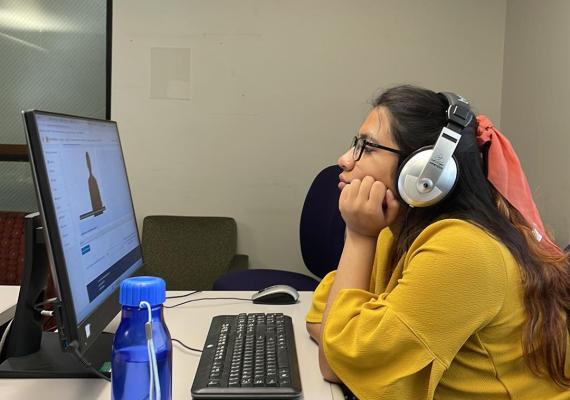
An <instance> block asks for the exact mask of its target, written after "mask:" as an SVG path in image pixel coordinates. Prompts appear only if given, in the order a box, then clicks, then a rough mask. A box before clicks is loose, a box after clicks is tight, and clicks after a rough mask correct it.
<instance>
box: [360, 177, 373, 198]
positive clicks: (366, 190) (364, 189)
mask: <svg viewBox="0 0 570 400" xmlns="http://www.w3.org/2000/svg"><path fill="white" fill-rule="evenodd" d="M373 185H374V178H372V177H371V176H365V177H364V179H362V183H360V187H359V189H358V197H359V198H360V199H361V200H362V201H367V200H368V199H369V198H370V191H371V190H372V186H373Z"/></svg>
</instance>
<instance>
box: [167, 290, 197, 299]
mask: <svg viewBox="0 0 570 400" xmlns="http://www.w3.org/2000/svg"><path fill="white" fill-rule="evenodd" d="M201 292H202V291H201V290H194V291H192V292H190V293H186V294H181V295H179V296H167V297H166V300H170V299H180V298H182V297H188V296H191V295H193V294H196V293H201Z"/></svg>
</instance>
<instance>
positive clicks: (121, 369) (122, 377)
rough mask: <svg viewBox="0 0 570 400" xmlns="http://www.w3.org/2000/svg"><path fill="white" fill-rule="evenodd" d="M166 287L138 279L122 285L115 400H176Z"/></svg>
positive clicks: (113, 372) (113, 374)
mask: <svg viewBox="0 0 570 400" xmlns="http://www.w3.org/2000/svg"><path fill="white" fill-rule="evenodd" d="M165 299H166V284H165V282H164V280H162V279H161V278H157V277H153V276H138V277H134V278H128V279H125V280H124V281H123V282H121V287H120V295H119V301H120V303H121V305H122V306H123V310H122V315H121V323H120V324H119V327H118V328H117V332H116V333H115V339H114V341H113V359H112V367H111V368H112V370H111V380H112V386H113V394H112V398H113V400H135V399H136V400H139V399H156V400H171V399H172V342H171V340H170V333H169V332H168V328H167V327H166V324H165V323H164V316H163V314H162V303H164V300H165Z"/></svg>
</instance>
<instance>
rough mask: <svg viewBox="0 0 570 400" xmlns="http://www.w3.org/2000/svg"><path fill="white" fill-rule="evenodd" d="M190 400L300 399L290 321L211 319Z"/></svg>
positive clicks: (243, 316)
mask: <svg viewBox="0 0 570 400" xmlns="http://www.w3.org/2000/svg"><path fill="white" fill-rule="evenodd" d="M192 397H193V398H194V399H300V398H302V391H301V378H300V376H299V364H298V361H297V350H296V348H295V338H294V335H293V324H292V322H291V317H288V316H285V315H283V314H239V315H220V316H217V317H214V318H213V319H212V323H211V325H210V331H209V332H208V337H207V338H206V343H205V344H204V349H203V352H202V356H201V358H200V363H199V364H198V370H197V371H196V376H195V377H194V383H193V384H192Z"/></svg>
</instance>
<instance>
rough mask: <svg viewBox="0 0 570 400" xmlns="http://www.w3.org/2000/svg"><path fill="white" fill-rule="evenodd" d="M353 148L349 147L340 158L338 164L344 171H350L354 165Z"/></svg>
mask: <svg viewBox="0 0 570 400" xmlns="http://www.w3.org/2000/svg"><path fill="white" fill-rule="evenodd" d="M352 150H353V149H348V150H347V151H346V152H345V153H344V154H343V155H341V156H340V157H339V158H338V166H339V167H341V168H342V169H343V171H350V170H351V169H352V168H353V167H354V163H355V161H354V158H353V157H352Z"/></svg>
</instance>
